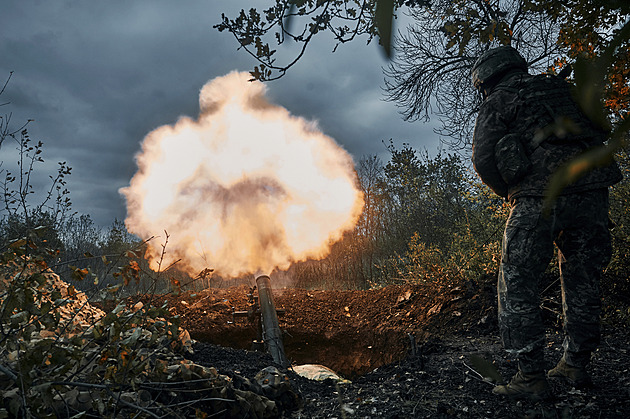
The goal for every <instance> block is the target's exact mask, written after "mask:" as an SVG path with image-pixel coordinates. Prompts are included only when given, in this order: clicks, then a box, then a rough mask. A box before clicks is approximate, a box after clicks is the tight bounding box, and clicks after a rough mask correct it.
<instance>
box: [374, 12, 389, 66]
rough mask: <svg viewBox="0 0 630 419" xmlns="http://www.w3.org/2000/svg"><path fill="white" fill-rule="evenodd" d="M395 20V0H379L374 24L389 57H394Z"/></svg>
mask: <svg viewBox="0 0 630 419" xmlns="http://www.w3.org/2000/svg"><path fill="white" fill-rule="evenodd" d="M393 20H394V0H377V2H376V9H375V10H374V24H375V26H376V29H377V31H378V34H379V38H380V40H381V45H382V46H383V50H384V51H385V55H387V58H392V27H393Z"/></svg>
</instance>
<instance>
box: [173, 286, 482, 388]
mask: <svg viewBox="0 0 630 419" xmlns="http://www.w3.org/2000/svg"><path fill="white" fill-rule="evenodd" d="M248 293H251V289H250V288H249V287H247V286H240V287H234V288H227V289H207V290H204V291H201V292H197V293H184V294H182V295H179V296H170V297H168V299H169V305H170V307H171V309H170V310H171V312H172V313H173V314H175V315H179V316H181V317H182V319H183V324H182V326H183V327H184V328H186V329H188V331H189V332H190V335H191V337H192V338H193V339H195V340H198V341H200V342H205V343H212V344H216V345H221V346H228V347H232V348H240V349H251V347H252V342H253V341H254V340H255V339H256V338H257V333H258V326H257V324H256V323H255V322H251V321H249V320H248V319H247V318H241V317H235V316H233V313H234V312H235V311H243V310H247V309H248V306H249V301H248ZM254 295H255V292H254ZM274 300H275V305H276V308H277V309H282V310H284V313H283V314H282V313H281V315H280V316H279V323H280V328H281V330H282V331H283V342H284V347H285V352H286V354H287V357H288V358H289V360H290V361H292V362H293V363H294V364H311V363H315V364H323V365H326V366H328V367H330V368H332V369H333V370H335V371H336V372H338V373H340V374H342V375H343V376H345V377H349V378H353V377H355V376H358V375H361V374H364V373H366V372H367V371H371V370H373V369H374V368H376V367H378V366H381V365H384V364H389V363H391V362H394V361H398V360H400V359H402V358H404V357H405V356H406V355H407V354H408V353H409V351H410V350H411V347H412V342H414V341H415V342H423V341H425V340H426V339H427V338H428V337H429V336H433V335H435V334H440V335H441V334H444V333H445V332H453V331H456V330H461V329H470V328H479V327H480V328H486V327H491V326H490V325H491V323H492V322H490V321H488V319H489V318H491V317H492V312H493V304H491V303H490V301H494V296H493V294H492V291H489V290H488V289H478V288H475V287H472V286H470V287H449V286H448V285H444V286H438V285H412V284H404V285H392V286H388V287H385V288H382V289H378V290H367V291H357V290H354V291H353V290H350V291H322V290H305V289H277V290H274Z"/></svg>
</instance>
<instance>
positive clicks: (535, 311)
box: [473, 70, 621, 373]
mask: <svg viewBox="0 0 630 419" xmlns="http://www.w3.org/2000/svg"><path fill="white" fill-rule="evenodd" d="M562 116H566V117H569V118H571V120H573V121H575V122H576V124H577V126H578V129H577V130H576V131H577V132H578V133H574V134H567V135H566V136H564V137H562V138H558V137H554V136H543V135H541V132H542V130H544V129H545V128H546V127H548V126H549V125H550V124H551V123H552V122H553V121H554V120H557V118H558V117H562ZM605 138H606V133H605V132H603V131H602V130H599V129H598V128H597V127H596V126H595V125H594V124H592V123H591V122H590V121H589V120H588V119H587V118H586V117H585V116H583V115H582V114H581V113H580V111H579V108H578V107H577V105H576V104H575V102H573V101H572V100H571V99H570V93H569V87H568V83H566V82H565V81H564V80H562V79H559V78H558V77H554V76H549V77H547V76H532V75H529V74H527V72H525V71H520V70H519V71H511V72H508V73H507V74H506V75H504V76H503V78H502V79H501V80H500V81H499V82H498V84H497V85H496V86H494V88H493V89H491V91H490V92H488V96H487V98H486V99H485V100H484V102H483V104H482V106H481V108H480V110H479V115H478V118H477V122H476V126H475V132H474V138H473V164H474V167H475V170H476V171H477V173H478V174H479V175H480V177H481V179H482V180H483V181H484V182H485V183H486V184H487V185H488V186H490V188H492V189H493V190H494V191H495V192H496V193H497V194H498V195H500V196H502V197H505V198H506V199H508V200H509V201H510V203H511V204H512V209H511V213H510V217H509V219H508V221H507V224H506V228H505V234H504V237H503V248H502V258H501V264H500V267H499V279H498V299H499V326H500V329H501V336H502V339H503V344H504V346H505V348H506V349H507V350H508V351H509V352H511V353H513V354H515V355H517V356H518V359H519V367H520V369H521V371H523V372H526V373H535V372H539V371H543V369H544V360H543V344H544V329H543V324H542V320H541V317H540V308H539V290H538V281H539V278H540V276H541V275H542V274H543V272H544V271H545V268H546V267H547V265H548V263H549V261H550V260H551V258H552V257H553V244H554V243H555V244H556V246H557V247H558V256H559V260H560V269H561V284H562V300H563V313H564V331H565V341H564V349H565V355H564V357H565V360H566V361H567V362H568V363H569V364H571V365H574V366H585V365H586V364H587V363H588V361H589V360H590V355H591V352H592V351H593V350H594V349H595V348H596V346H597V344H598V342H599V333H600V332H599V312H600V296H599V288H598V284H599V278H600V275H601V272H602V270H603V268H604V267H605V266H606V265H607V263H608V262H609V260H610V255H611V243H610V233H609V231H608V189H607V187H608V186H610V185H612V184H614V183H616V182H618V181H619V180H620V178H621V173H620V171H619V169H618V168H617V166H616V165H615V164H614V163H613V164H611V165H609V166H607V167H601V168H598V169H595V170H593V171H591V172H590V173H588V174H586V175H585V176H583V177H582V178H580V179H579V180H578V181H576V182H575V183H574V184H572V185H570V186H568V187H567V188H565V189H564V190H563V192H562V195H561V196H560V197H559V198H558V199H557V201H556V202H555V204H554V206H553V208H552V210H551V212H550V214H549V215H548V216H547V215H546V214H543V211H542V206H543V199H544V193H545V189H546V186H547V184H548V181H549V179H550V176H551V175H552V174H553V173H554V172H555V170H556V169H557V168H558V167H560V166H561V165H562V164H563V163H565V162H566V161H568V160H570V159H572V158H573V157H575V156H576V155H578V154H579V153H581V152H583V151H584V150H585V149H587V148H589V147H593V146H596V145H601V144H603V141H604V140H605ZM502 140H504V141H502ZM505 140H507V141H505ZM504 143H505V144H507V146H506V145H504ZM508 148H513V149H514V148H516V149H518V151H519V152H520V153H521V154H523V155H524V156H525V163H523V165H524V166H525V167H524V168H523V171H522V173H520V174H518V173H515V172H514V171H513V170H511V169H513V168H514V166H518V165H519V164H520V163H519V162H518V160H520V158H519V157H518V155H517V157H516V158H515V159H514V160H515V162H513V161H510V158H514V156H515V154H514V152H509V150H507V149H508ZM506 150H507V151H508V152H506ZM512 151H513V150H512Z"/></svg>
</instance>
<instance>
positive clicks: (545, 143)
mask: <svg viewBox="0 0 630 419" xmlns="http://www.w3.org/2000/svg"><path fill="white" fill-rule="evenodd" d="M569 86H570V85H569V84H568V83H567V82H566V81H564V80H562V79H560V78H558V77H555V76H543V75H539V76H532V75H529V74H527V73H525V72H518V73H512V74H509V75H507V76H506V77H504V79H502V80H501V81H500V82H499V83H498V84H497V86H495V87H494V89H492V91H491V92H490V94H489V95H488V97H487V98H486V99H485V100H484V102H483V103H482V105H481V107H480V109H479V115H478V116H477V121H476V124H475V131H474V136H473V156H472V160H473V165H474V168H475V170H476V171H477V173H478V174H479V176H480V177H481V179H482V181H483V182H484V183H485V184H486V185H488V186H489V187H490V188H491V189H492V190H493V191H494V192H495V193H497V194H498V195H500V196H502V197H504V198H507V199H509V200H512V199H513V198H516V197H518V196H544V193H545V189H546V187H547V184H548V183H549V179H550V178H551V175H552V174H553V173H554V172H555V171H556V170H557V169H558V168H559V167H560V166H561V165H562V164H564V163H565V162H567V161H569V160H571V159H572V158H574V157H575V156H576V155H578V154H580V153H582V152H583V151H584V150H586V149H588V148H589V147H594V146H597V145H601V144H603V142H604V141H605V140H606V137H607V135H606V132H604V131H603V130H601V129H599V128H598V127H597V126H596V125H595V124H594V123H592V122H591V121H590V120H589V119H588V118H587V117H586V116H584V115H583V114H582V113H581V111H580V110H579V107H578V106H577V104H576V103H575V102H574V101H573V100H572V99H571V95H570V87H569ZM559 118H570V119H571V121H573V124H574V127H575V128H577V129H576V130H575V131H576V132H575V133H566V135H564V136H563V137H562V138H558V137H556V136H554V135H551V136H542V135H541V133H542V131H543V130H545V129H546V128H547V129H548V127H549V126H550V125H551V124H552V123H553V122H554V120H557V119H559ZM508 134H516V135H517V136H518V137H519V138H520V142H521V144H522V146H523V150H524V154H525V155H526V156H527V158H528V159H529V161H530V162H531V164H529V163H528V166H527V172H526V174H525V175H524V177H522V178H521V179H520V180H519V181H517V182H512V183H510V184H508V183H507V182H506V181H505V179H504V177H503V176H502V175H501V173H500V171H499V168H498V167H497V153H496V150H495V147H496V146H497V143H498V142H499V141H500V140H501V139H502V138H503V137H505V136H507V135H508ZM620 180H621V172H620V171H619V168H618V167H617V165H616V163H614V162H613V163H611V164H610V165H608V166H606V167H601V168H597V169H594V170H592V171H590V172H589V173H587V174H586V175H584V176H583V177H581V178H580V179H578V180H577V181H576V182H575V183H573V184H571V185H569V186H567V187H566V188H565V189H564V190H563V192H562V194H563V195H566V194H571V193H578V192H582V191H587V190H593V189H599V188H606V187H608V186H610V185H613V184H615V183H617V182H618V181H620Z"/></svg>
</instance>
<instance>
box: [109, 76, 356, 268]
mask: <svg viewBox="0 0 630 419" xmlns="http://www.w3.org/2000/svg"><path fill="white" fill-rule="evenodd" d="M249 78H250V76H249V74H247V73H238V72H232V73H230V74H228V75H226V76H224V77H219V78H216V79H214V80H212V81H210V82H208V83H207V84H206V85H205V86H204V87H203V88H202V89H201V93H200V98H199V104H200V114H199V117H198V118H197V120H193V119H191V118H188V117H181V118H180V119H179V120H178V121H177V123H175V124H174V125H164V126H161V127H159V128H157V129H155V130H154V131H152V132H150V133H149V134H148V135H147V136H146V137H145V138H144V141H143V143H142V150H141V151H140V153H139V154H138V155H137V156H136V162H137V165H138V171H137V173H136V174H135V175H134V176H133V178H132V179H131V182H130V185H129V186H128V187H125V188H122V189H121V193H122V194H123V195H124V196H125V198H126V200H127V218H126V220H125V224H126V225H127V228H128V230H129V231H130V232H131V233H134V234H136V235H138V236H140V237H145V238H146V237H150V236H153V235H160V234H162V232H163V231H166V232H168V234H169V241H168V244H167V246H166V251H165V253H164V255H163V260H161V257H162V250H163V249H162V244H163V241H160V240H151V241H149V244H148V245H149V248H148V253H147V255H148V257H149V258H150V260H151V267H152V268H153V269H156V270H157V268H158V263H159V262H160V260H161V266H162V267H163V268H164V267H166V266H168V265H170V264H171V263H173V262H174V261H176V260H179V259H181V261H180V262H179V263H178V266H179V267H180V269H181V268H184V269H186V270H187V271H188V272H189V273H190V274H192V275H195V274H197V273H199V272H200V271H202V270H203V269H205V268H211V269H215V271H216V272H217V273H219V274H221V275H222V276H224V277H237V276H240V275H244V274H249V273H255V272H260V271H262V272H266V273H271V271H273V270H274V269H275V268H279V269H287V268H288V267H289V266H290V264H291V263H292V262H295V261H300V260H306V259H308V258H314V259H318V258H322V257H325V256H326V255H327V254H328V252H329V248H330V245H331V244H332V243H333V242H334V241H336V240H338V239H340V238H341V235H342V234H343V232H344V231H347V230H349V229H352V228H353V227H354V225H355V223H356V221H357V219H358V218H359V215H360V213H361V210H362V207H363V196H362V194H361V192H360V190H359V189H358V186H357V179H356V172H355V171H354V165H353V162H352V158H351V157H350V155H349V154H348V153H347V152H346V151H345V150H344V149H342V148H341V147H340V146H339V145H337V144H336V143H335V141H334V140H333V139H332V138H330V137H328V136H326V135H324V134H323V133H322V132H320V131H319V130H318V128H317V125H316V123H314V122H309V121H307V120H305V119H303V118H300V117H296V116H293V115H291V114H290V113H289V112H288V111H287V110H286V109H284V108H282V107H280V106H277V105H274V104H271V103H269V101H268V100H267V99H266V97H265V93H266V87H265V85H263V84H262V83H260V82H257V81H255V82H249V81H248V79H249Z"/></svg>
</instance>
